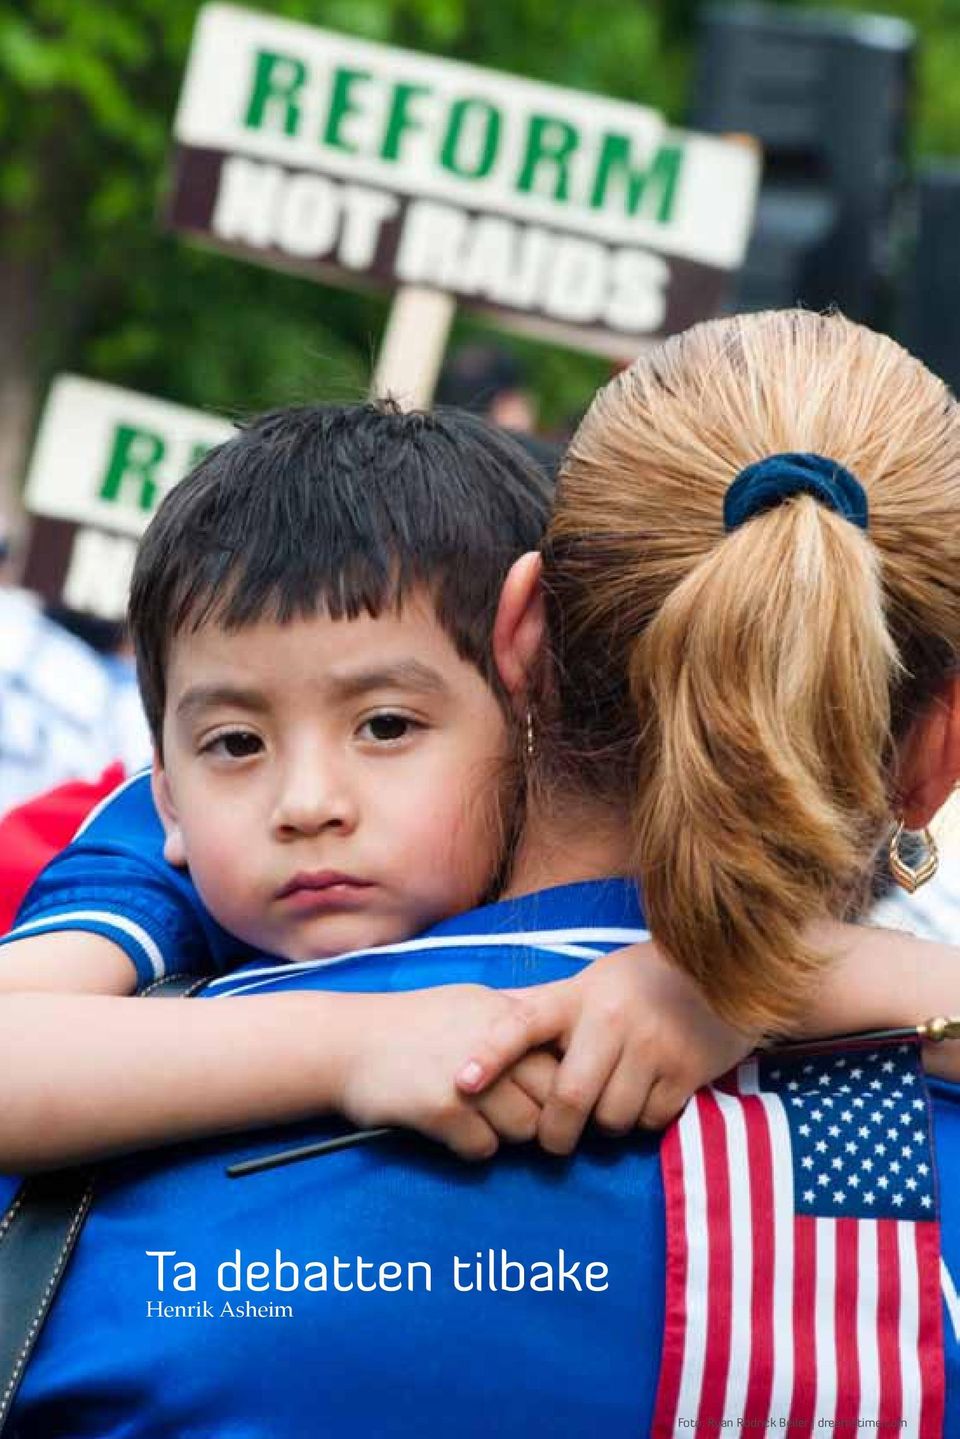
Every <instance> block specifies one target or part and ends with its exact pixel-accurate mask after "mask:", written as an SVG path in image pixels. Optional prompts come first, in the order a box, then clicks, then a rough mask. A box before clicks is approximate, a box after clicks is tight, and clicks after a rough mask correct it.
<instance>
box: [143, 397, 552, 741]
mask: <svg viewBox="0 0 960 1439" xmlns="http://www.w3.org/2000/svg"><path fill="white" fill-rule="evenodd" d="M549 491H550V486H549V484H548V481H547V479H546V476H545V475H544V474H543V472H542V471H541V470H539V469H538V467H537V466H536V464H535V463H534V461H532V460H531V459H530V458H529V456H528V455H526V454H525V453H524V451H523V450H522V449H521V448H520V446H519V445H517V444H516V443H515V442H514V441H512V440H510V439H509V438H508V437H506V436H505V435H504V434H503V433H502V432H501V431H498V430H495V429H493V428H492V427H491V426H489V425H487V424H486V423H485V422H484V421H483V420H481V419H479V418H478V417H477V416H474V415H469V414H465V413H462V412H458V411H454V410H450V411H439V412H436V413H433V414H424V413H418V412H413V413H407V414H404V413H401V412H400V411H399V410H397V409H396V408H395V407H394V406H391V405H389V404H358V405H305V406H300V407H296V408H291V409H286V410H276V411H273V412H272V413H270V414H267V415H263V416H261V417H260V418H259V419H256V420H253V421H251V422H250V423H249V424H247V425H245V426H244V427H243V428H242V429H241V430H240V433H239V434H238V435H236V436H235V437H234V438H233V439H231V440H229V441H227V443H226V444H223V445H220V446H219V447H218V448H217V449H215V450H212V451H211V452H210V453H209V454H208V455H206V456H205V457H204V459H203V460H201V462H200V463H199V464H198V465H197V466H196V468H195V469H194V470H193V471H192V472H191V473H190V474H189V475H188V476H187V477H186V478H185V479H184V480H182V481H181V482H180V484H178V485H176V486H175V487H174V488H173V489H172V490H171V491H170V493H169V495H167V497H166V499H165V500H164V501H163V503H162V504H161V506H160V508H159V510H158V511H157V513H156V515H155V517H154V519H153V520H152V522H151V524H150V526H149V528H148V529H147V532H146V534H145V535H144V537H143V540H142V542H141V544H140V549H139V552H138V554H137V561H136V565H135V567H134V572H133V582H132V586H131V593H130V631H131V635H132V638H133V644H134V648H135V650H136V656H137V675H138V678H139V681H140V691H141V695H142V697H143V704H144V708H145V710H146V715H147V719H148V721H149V724H150V728H151V731H152V733H153V736H154V739H155V741H156V742H157V743H158V744H159V743H160V737H161V728H162V723H163V710H164V701H165V697H166V668H167V659H168V656H169V651H170V644H171V641H172V640H173V638H174V637H175V636H176V635H177V634H179V633H181V632H182V631H184V630H187V629H190V630H194V629H197V628H199V626H200V625H202V624H203V623H204V622H206V621H208V620H212V621H214V622H215V623H217V624H219V625H222V626H223V628H224V629H226V630H239V629H243V628H244V627H245V626H246V625H250V624H254V623H256V622H257V621H258V620H261V619H264V618H270V619H275V620H277V621H278V622H279V623H280V624H284V623H286V622H287V621H289V620H291V619H294V618H296V617H308V616H311V615H314V614H319V613H323V614H328V615H329V616H330V617H331V618H333V619H342V618H354V617H355V616H357V615H358V614H360V613H361V612H362V611H366V612H368V613H369V614H371V615H374V616H376V615H378V614H380V613H381V612H382V611H383V610H384V609H386V608H387V607H389V606H396V605H399V604H400V603H402V601H403V599H404V597H405V596H406V595H407V594H409V592H410V590H411V589H412V588H413V587H414V586H417V585H423V586H425V587H426V588H427V590H428V591H429V593H430V594H431V596H432V598H433V602H434V604H435V606H436V614H437V619H438V621H439V623H440V624H441V625H442V627H443V629H444V630H445V631H446V633H447V634H448V635H449V636H450V638H451V639H452V641H453V643H454V645H455V646H456V648H457V651H458V653H459V654H460V655H461V656H462V657H463V658H464V659H466V660H469V661H470V662H471V663H472V664H474V665H476V667H477V668H478V669H479V670H480V672H481V673H482V674H483V676H484V678H485V679H486V680H487V681H488V682H489V683H491V684H492V685H493V687H494V688H495V689H497V679H496V673H495V669H494V665H493V660H492V656H491V652H490V649H491V632H492V628H493V620H494V617H495V614H496V608H497V600H498V598H499V594H500V588H501V585H502V584H503V580H504V578H505V576H506V573H507V570H508V569H509V567H510V565H511V564H512V563H513V561H514V560H515V559H516V558H517V556H518V555H520V554H522V553H523V552H524V551H525V550H530V549H535V548H536V547H537V546H538V545H539V543H540V539H541V536H542V534H543V529H544V526H545V524H546V518H547V511H548V506H549Z"/></svg>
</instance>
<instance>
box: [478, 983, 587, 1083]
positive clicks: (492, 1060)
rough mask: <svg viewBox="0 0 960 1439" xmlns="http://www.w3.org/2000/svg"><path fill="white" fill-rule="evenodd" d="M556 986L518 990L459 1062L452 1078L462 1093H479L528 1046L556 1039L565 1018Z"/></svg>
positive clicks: (564, 1010)
mask: <svg viewBox="0 0 960 1439" xmlns="http://www.w3.org/2000/svg"><path fill="white" fill-rule="evenodd" d="M556 988H557V987H556V986H554V985H548V984H545V985H543V986H541V987H539V988H538V989H536V990H534V991H531V990H521V991H520V992H519V993H518V996H517V998H516V999H515V1000H514V1001H513V1003H512V1004H511V1006H510V1008H509V1010H508V1011H507V1012H506V1014H504V1015H502V1016H501V1017H500V1018H499V1019H498V1020H496V1021H495V1022H494V1023H493V1024H492V1025H491V1026H490V1029H489V1030H488V1032H487V1034H486V1036H485V1037H484V1038H483V1039H482V1040H481V1041H480V1042H479V1043H478V1044H477V1045H476V1046H475V1048H474V1050H473V1053H472V1054H471V1055H470V1057H469V1059H467V1060H466V1062H465V1063H464V1064H462V1065H461V1066H460V1068H459V1069H458V1070H457V1073H456V1075H455V1076H454V1082H455V1084H456V1086H457V1088H458V1089H459V1090H461V1091H462V1092H463V1093H465V1094H478V1093H479V1092H480V1091H481V1090H483V1089H486V1088H487V1087H488V1085H490V1084H492V1083H493V1081H494V1080H495V1079H497V1078H499V1076H500V1075H501V1074H503V1072H504V1070H506V1069H508V1068H509V1067H510V1065H511V1064H515V1063H516V1061H517V1060H518V1059H520V1058H521V1057H522V1056H523V1055H524V1054H526V1053H527V1051H528V1050H530V1049H536V1048H538V1047H539V1046H540V1045H542V1044H547V1043H549V1042H550V1041H551V1040H553V1039H556V1038H557V1037H558V1035H559V1034H560V1033H561V1032H562V1030H563V1028H564V1024H565V1021H566V1004H565V1002H564V998H563V996H562V995H558V994H557V993H556Z"/></svg>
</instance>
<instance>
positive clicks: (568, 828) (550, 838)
mask: <svg viewBox="0 0 960 1439" xmlns="http://www.w3.org/2000/svg"><path fill="white" fill-rule="evenodd" d="M629 872H630V841H629V821H628V818H627V814H626V812H625V811H621V810H619V809H617V808H614V807H612V806H610V805H607V804H604V803H603V802H602V801H598V800H592V799H582V800H580V801H578V802H573V801H567V802H566V803H565V804H564V805H563V806H562V807H561V806H559V805H556V804H555V805H552V806H549V807H548V806H546V805H544V804H538V803H536V802H533V803H532V804H531V807H530V809H529V811H528V814H527V819H526V824H525V825H524V830H523V834H522V836H521V838H520V841H519V843H518V845H517V851H516V858H515V860H514V864H513V868H512V870H511V873H510V879H509V880H508V882H507V885H506V888H505V889H504V891H503V894H504V897H509V896H516V895H521V894H532V893H533V892H534V891H535V890H538V889H549V888H550V887H552V886H553V885H558V884H575V883H576V882H577V881H579V880H585V879H608V878H609V877H610V876H611V875H617V874H628V873H629Z"/></svg>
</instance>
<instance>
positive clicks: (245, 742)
mask: <svg viewBox="0 0 960 1439" xmlns="http://www.w3.org/2000/svg"><path fill="white" fill-rule="evenodd" d="M262 748H263V742H262V740H261V739H260V737H259V736H258V735H255V734H253V733H251V731H249V730H230V731H228V733H226V734H218V735H217V736H216V738H214V739H212V740H211V741H210V743H209V744H206V745H204V747H203V752H204V753H205V754H218V755H227V756H228V758H230V759H249V757H250V755H253V754H259V752H260V750H261V749H262Z"/></svg>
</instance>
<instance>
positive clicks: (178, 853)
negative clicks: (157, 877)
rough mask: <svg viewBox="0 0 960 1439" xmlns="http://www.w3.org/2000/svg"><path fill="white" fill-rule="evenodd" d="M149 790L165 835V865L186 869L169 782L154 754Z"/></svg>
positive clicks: (185, 858)
mask: <svg viewBox="0 0 960 1439" xmlns="http://www.w3.org/2000/svg"><path fill="white" fill-rule="evenodd" d="M150 789H151V790H152V792H153V802H154V804H155V805H156V807H157V814H158V815H159V816H160V823H161V824H162V825H163V833H164V835H165V838H164V841H163V857H164V859H165V860H166V861H167V864H172V865H173V867H174V868H175V869H186V867H187V851H186V847H185V846H184V843H183V834H182V832H181V830H180V825H179V822H178V820H177V812H176V808H175V807H174V803H173V796H172V794H171V793H170V781H169V780H168V779H167V772H166V770H165V769H164V767H163V764H162V762H161V760H160V756H159V755H158V754H156V753H154V756H153V769H152V771H151V774H150Z"/></svg>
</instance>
